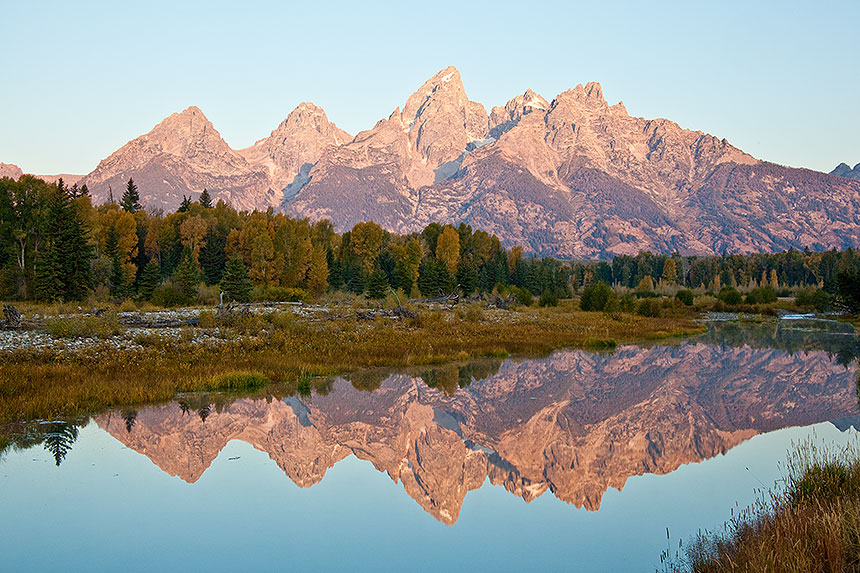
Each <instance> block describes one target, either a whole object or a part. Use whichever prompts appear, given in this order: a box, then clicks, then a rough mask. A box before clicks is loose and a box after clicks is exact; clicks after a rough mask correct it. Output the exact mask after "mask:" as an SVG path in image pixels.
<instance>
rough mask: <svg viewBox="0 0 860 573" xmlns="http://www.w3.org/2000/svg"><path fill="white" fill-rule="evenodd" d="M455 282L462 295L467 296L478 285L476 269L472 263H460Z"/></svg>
mask: <svg viewBox="0 0 860 573" xmlns="http://www.w3.org/2000/svg"><path fill="white" fill-rule="evenodd" d="M457 284H459V285H460V290H462V291H463V295H464V296H469V295H470V294H472V293H473V292H475V289H476V288H477V287H478V271H477V270H475V266H474V265H473V264H472V263H461V264H460V266H459V267H457Z"/></svg>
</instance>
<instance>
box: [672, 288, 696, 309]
mask: <svg viewBox="0 0 860 573" xmlns="http://www.w3.org/2000/svg"><path fill="white" fill-rule="evenodd" d="M675 298H676V299H678V300H679V301H680V302H682V303H684V304H685V305H686V306H693V291H691V290H688V289H681V290H679V291H678V292H677V293H675Z"/></svg>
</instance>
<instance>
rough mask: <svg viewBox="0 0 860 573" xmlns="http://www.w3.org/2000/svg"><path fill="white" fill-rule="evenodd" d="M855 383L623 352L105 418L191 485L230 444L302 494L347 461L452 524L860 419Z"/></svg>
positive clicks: (813, 362) (766, 360) (696, 350)
mask: <svg viewBox="0 0 860 573" xmlns="http://www.w3.org/2000/svg"><path fill="white" fill-rule="evenodd" d="M428 370H431V369H430V368H428ZM855 378H856V372H855V370H854V369H851V368H847V369H846V368H844V367H842V366H840V365H839V364H837V363H835V362H834V361H833V358H832V356H831V355H830V354H829V353H827V352H824V351H821V350H809V351H807V352H798V353H789V352H786V351H783V350H773V349H754V348H751V347H749V346H747V345H744V346H742V347H740V348H731V347H725V346H709V345H706V344H701V343H690V344H685V345H683V346H680V347H671V346H655V347H651V348H638V347H634V346H628V347H623V348H621V349H619V350H618V351H617V352H615V353H614V354H612V355H605V354H594V353H589V352H586V351H583V350H562V351H558V352H555V353H553V354H552V355H551V356H549V357H546V358H540V359H529V360H505V361H504V362H497V363H495V364H490V363H487V364H477V363H474V362H473V363H467V364H466V365H460V366H457V365H446V366H442V367H440V368H438V369H435V370H432V371H425V372H421V373H420V377H418V376H411V375H408V374H393V375H390V376H386V375H385V374H380V375H379V378H377V379H376V382H375V384H370V385H367V384H361V383H353V384H351V383H349V382H347V381H345V380H343V379H338V380H336V381H335V382H334V383H333V386H332V387H331V388H330V389H329V391H327V392H324V393H321V394H314V395H313V396H312V397H307V398H302V397H300V396H291V397H288V398H285V399H283V400H269V401H267V400H252V399H240V400H236V401H235V402H232V403H230V404H227V405H224V406H221V407H219V408H217V411H213V410H209V409H207V410H206V411H207V412H209V415H208V416H206V417H204V416H202V415H199V416H198V415H197V414H195V412H194V410H193V409H189V408H187V407H186V408H182V405H181V404H178V403H173V404H167V405H157V406H151V407H146V408H144V409H141V410H140V411H139V412H136V413H135V416H134V418H133V423H131V424H130V423H129V418H128V417H127V416H123V415H121V414H120V413H119V412H114V413H105V414H101V415H99V416H97V417H96V419H95V421H96V423H97V424H98V425H99V427H101V428H103V429H105V430H106V431H107V432H109V433H110V434H111V435H112V436H113V437H114V438H116V439H117V440H119V441H120V442H121V443H122V444H124V445H126V446H127V447H129V448H131V449H133V450H135V451H137V452H139V453H141V454H144V455H146V456H147V457H149V458H150V459H151V460H152V461H153V463H155V464H156V465H157V466H158V467H159V468H161V469H162V470H163V471H165V472H167V473H168V474H170V475H174V476H179V477H180V478H181V479H183V480H184V481H186V482H189V483H194V482H196V481H197V480H198V479H200V477H201V476H202V475H203V473H204V472H205V471H206V469H207V468H208V467H209V466H210V464H211V463H212V462H213V461H214V460H215V459H216V458H217V457H218V454H219V453H220V451H221V450H222V448H224V446H225V445H226V444H227V443H228V442H230V441H231V440H242V441H245V442H247V443H249V444H251V445H253V446H254V447H255V448H257V449H258V450H260V451H263V452H265V453H267V454H268V455H269V457H270V458H271V459H272V460H273V461H274V462H275V463H276V464H277V465H278V466H279V467H280V468H281V469H282V470H283V472H284V473H285V474H286V475H287V476H288V477H289V479H291V480H292V481H293V482H295V483H296V484H297V485H299V486H300V487H310V486H312V485H314V484H316V483H319V482H320V481H322V479H323V478H324V477H325V474H326V472H327V471H328V470H329V469H330V468H332V467H333V466H334V465H335V464H337V463H338V462H339V461H340V460H342V459H344V458H346V457H348V456H351V455H352V456H355V457H357V458H358V459H361V460H368V461H370V462H371V463H372V464H373V467H374V468H375V469H376V470H378V471H380V472H385V473H386V474H388V476H389V477H390V478H391V479H392V480H393V481H394V482H396V483H398V482H399V483H402V486H403V488H404V490H405V491H406V493H407V494H408V495H409V496H410V497H412V498H413V499H414V500H415V501H416V502H417V503H418V504H420V505H421V507H423V508H424V509H425V510H426V511H427V512H428V513H430V514H431V515H433V516H434V517H435V518H436V519H438V520H440V521H442V522H443V523H447V524H449V525H450V524H453V523H454V522H456V520H457V518H458V516H459V514H460V510H461V508H462V505H463V502H464V499H465V497H466V494H467V493H468V492H469V491H471V490H474V489H477V488H479V487H481V486H482V485H483V484H484V483H485V481H487V480H489V481H490V483H492V484H494V485H500V486H502V487H504V488H505V489H506V490H507V491H509V492H510V493H511V494H513V495H516V496H518V497H521V498H523V499H524V500H525V501H526V502H529V501H532V500H533V499H535V498H537V497H539V496H541V495H543V494H544V493H546V492H547V491H551V492H552V494H553V495H554V496H555V497H557V498H558V499H561V500H563V501H565V502H567V503H571V504H573V505H575V506H577V507H585V508H586V509H589V510H596V509H598V508H599V507H600V502H601V499H602V497H603V494H604V493H605V492H606V491H607V489H608V488H610V487H611V488H615V489H618V490H621V489H622V488H623V487H624V485H625V483H626V482H627V480H628V479H629V478H630V477H631V476H637V475H642V474H646V473H651V474H667V473H670V472H672V471H674V470H676V469H677V468H678V467H680V466H681V465H683V464H688V463H693V462H699V461H702V460H705V459H709V458H712V457H714V456H717V455H719V454H725V453H726V452H727V451H728V450H730V449H731V448H733V447H735V446H736V445H738V444H740V443H742V442H744V441H746V440H748V439H750V438H751V437H753V436H755V435H757V434H759V433H764V432H769V431H773V430H776V429H780V428H785V427H789V426H805V425H809V424H814V423H818V422H822V421H827V420H842V421H843V422H842V423H843V424H844V423H848V422H845V420H849V421H850V423H856V418H855V417H856V415H857V399H856V396H855V390H856V379H855ZM428 380H433V381H435V382H436V383H437V384H438V386H440V387H439V388H431V387H429V386H428V385H427V383H426V382H427V381H428ZM442 380H449V381H452V382H453V383H452V384H448V385H445V384H441V383H439V382H440V381H442ZM458 380H460V381H470V382H471V383H469V384H466V385H465V387H464V388H459V387H458ZM368 386H369V387H368ZM359 387H361V388H365V389H361V390H360V389H358V388H359ZM441 387H448V388H449V390H448V391H444V390H442V389H441ZM370 388H373V389H372V391H368V390H369V389H370ZM207 406H208V405H207ZM843 419H844V420H843ZM851 420H853V421H851ZM835 423H836V422H835Z"/></svg>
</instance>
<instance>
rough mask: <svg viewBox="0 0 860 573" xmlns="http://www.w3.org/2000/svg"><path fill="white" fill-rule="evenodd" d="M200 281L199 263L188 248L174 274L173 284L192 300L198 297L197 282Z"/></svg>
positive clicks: (187, 298)
mask: <svg viewBox="0 0 860 573" xmlns="http://www.w3.org/2000/svg"><path fill="white" fill-rule="evenodd" d="M199 282H200V273H199V272H198V271H197V263H195V262H194V257H193V256H192V255H191V250H190V249H188V248H186V249H185V254H184V256H183V257H182V262H180V263H179V266H178V267H176V272H175V273H174V274H173V286H174V287H176V289H177V290H178V291H179V292H180V293H182V297H183V298H185V299H186V300H187V301H189V302H190V301H193V300H195V299H196V298H197V283H199Z"/></svg>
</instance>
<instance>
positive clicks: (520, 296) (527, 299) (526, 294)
mask: <svg viewBox="0 0 860 573" xmlns="http://www.w3.org/2000/svg"><path fill="white" fill-rule="evenodd" d="M510 293H511V294H512V295H514V298H515V299H517V302H518V303H519V304H521V305H523V306H531V304H532V301H534V295H533V294H532V291H530V290H529V289H527V288H518V287H515V286H511V287H510Z"/></svg>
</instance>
